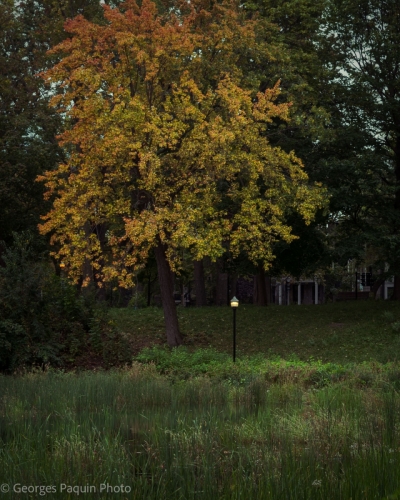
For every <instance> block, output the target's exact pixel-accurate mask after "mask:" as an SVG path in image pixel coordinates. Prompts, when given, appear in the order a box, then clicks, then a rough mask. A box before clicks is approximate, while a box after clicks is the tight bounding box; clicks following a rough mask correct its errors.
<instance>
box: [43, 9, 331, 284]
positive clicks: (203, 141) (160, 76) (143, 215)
mask: <svg viewBox="0 0 400 500" xmlns="http://www.w3.org/2000/svg"><path fill="white" fill-rule="evenodd" d="M185 9H188V11H190V12H189V14H188V15H187V16H184V17H181V18H179V19H178V18H177V16H178V14H176V15H175V16H173V15H171V16H169V15H168V14H165V16H164V17H161V16H159V15H158V14H157V9H156V6H155V4H154V3H153V2H152V1H151V0H144V1H143V2H142V4H141V6H140V8H139V7H138V6H137V5H136V3H135V2H133V1H129V2H126V3H125V4H124V7H123V8H122V9H121V10H119V9H117V8H116V9H111V8H110V7H107V6H106V7H105V15H106V18H107V20H108V24H107V25H105V26H96V25H92V24H90V23H88V22H87V21H84V20H83V19H82V18H78V19H76V20H73V21H71V22H70V23H69V24H68V29H69V30H71V32H72V33H73V34H74V37H73V38H72V39H71V40H70V41H66V42H63V43H62V44H61V45H60V46H59V47H58V48H57V49H56V50H57V51H59V52H64V54H65V57H64V58H63V59H62V60H61V61H60V62H59V63H58V64H57V65H56V66H55V67H54V68H52V69H51V70H49V71H48V72H46V73H44V75H43V76H44V78H45V79H49V81H50V82H51V83H53V84H56V83H57V84H61V85H62V86H63V90H62V92H61V93H60V94H59V95H58V96H56V97H55V98H54V99H53V101H52V102H53V105H55V106H57V107H58V109H59V110H60V112H62V113H64V114H65V116H66V117H67V121H66V124H67V123H69V125H68V126H66V128H65V130H64V132H63V133H62V134H61V135H60V137H59V141H60V143H61V144H62V145H64V147H65V148H66V151H67V154H66V163H65V164H62V165H59V167H58V169H57V170H55V171H51V172H46V174H45V175H43V176H41V178H40V179H39V180H40V181H42V182H45V184H46V188H47V194H46V196H47V197H48V198H53V199H54V204H53V208H52V210H51V211H50V212H49V213H48V214H47V215H46V217H45V218H44V219H43V220H44V222H43V224H42V225H41V226H40V229H41V231H42V232H43V233H49V232H50V233H52V242H53V243H54V244H55V245H58V246H59V248H60V250H59V252H58V255H59V257H60V258H62V259H63V260H64V261H65V262H66V263H67V266H68V270H69V273H70V274H71V276H72V277H73V278H74V279H78V278H79V276H80V274H81V273H82V268H83V265H84V263H85V262H86V261H90V262H92V267H93V268H94V269H95V270H96V273H97V275H98V276H99V277H101V279H104V280H111V279H114V278H116V277H117V278H118V279H119V280H120V284H121V285H125V286H128V285H129V284H131V283H132V281H131V279H132V271H134V270H138V269H140V268H141V266H143V264H144V262H145V261H146V259H147V258H148V255H149V252H150V250H151V248H152V247H153V246H154V245H155V244H156V241H157V240H158V239H161V241H162V242H163V243H165V244H166V246H167V256H168V258H169V260H170V265H171V268H172V269H175V270H179V258H180V257H179V255H180V254H181V250H182V248H186V249H188V250H189V251H190V252H192V254H193V256H194V258H196V259H200V258H202V257H203V256H205V255H209V256H210V257H211V258H213V259H215V258H217V257H218V256H220V255H222V253H223V252H224V251H225V248H226V242H227V241H229V242H230V247H231V251H232V253H233V255H238V254H239V253H240V252H241V251H245V252H247V254H248V256H249V258H250V259H251V260H253V261H259V260H262V261H263V262H264V263H265V265H268V262H270V261H271V260H272V258H273V255H272V245H273V243H274V242H275V241H276V240H278V239H284V240H285V241H291V240H292V239H293V238H294V236H293V235H292V234H291V232H290V227H288V226H287V225H286V224H285V221H286V217H287V214H288V213H289V212H290V211H293V210H296V211H298V212H299V213H300V214H301V215H302V216H303V217H304V219H305V220H306V221H307V222H308V221H310V220H311V218H312V216H313V213H314V211H315V207H317V206H321V204H322V203H323V194H322V191H321V189H320V188H319V187H312V188H310V187H309V186H308V185H307V176H306V174H305V172H304V169H303V168H302V164H301V162H300V160H298V159H297V158H296V157H295V155H294V154H293V153H289V154H287V153H285V152H284V151H282V150H280V149H279V148H273V147H272V146H271V145H270V144H269V143H268V140H267V139H266V134H265V130H266V128H267V127H268V123H270V122H271V120H272V119H274V118H276V117H279V119H282V120H284V119H286V118H287V114H288V109H289V105H288V104H276V99H277V97H278V95H279V82H278V83H277V84H276V85H275V86H274V88H272V89H268V90H267V91H266V92H264V93H259V94H257V97H256V99H255V100H253V98H254V92H251V91H250V90H249V89H246V88H244V86H243V83H242V76H241V72H240V68H238V67H237V64H236V62H237V55H236V50H237V48H236V45H235V44H236V43H240V44H242V45H241V46H243V44H248V46H249V47H251V49H252V50H253V52H255V53H256V51H257V50H258V48H257V45H256V44H255V42H254V40H255V31H254V30H255V29H256V26H255V25H254V23H253V22H247V21H246V20H244V19H242V18H241V12H240V11H239V10H238V9H237V8H236V7H235V6H234V5H233V4H229V3H226V4H224V5H215V6H214V7H213V13H214V14H215V16H214V17H213V16H206V15H205V14H204V13H202V12H201V11H198V12H197V11H196V10H195V9H192V8H191V6H189V4H188V5H186V6H185ZM204 23H205V24H204ZM203 25H204V26H205V28H204V26H203ZM254 57H256V56H254ZM101 226H104V227H106V231H105V236H103V237H100V236H99V231H98V228H99V227H101Z"/></svg>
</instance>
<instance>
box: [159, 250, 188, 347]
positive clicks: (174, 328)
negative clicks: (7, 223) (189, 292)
mask: <svg viewBox="0 0 400 500" xmlns="http://www.w3.org/2000/svg"><path fill="white" fill-rule="evenodd" d="M154 253H155V256H156V262H157V271H158V280H159V282H160V291H161V302H162V306H163V310H164V320H165V331H166V334H167V342H168V345H169V346H170V347H176V346H178V345H181V344H182V342H183V340H182V336H181V334H180V332H179V324H178V314H177V312H176V306H175V301H174V296H173V284H172V279H171V269H170V267H169V264H168V261H167V258H166V256H165V248H164V245H163V244H162V243H161V241H159V243H158V245H157V246H156V247H155V249H154Z"/></svg>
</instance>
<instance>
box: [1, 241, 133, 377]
mask: <svg viewBox="0 0 400 500" xmlns="http://www.w3.org/2000/svg"><path fill="white" fill-rule="evenodd" d="M32 242H33V237H32V235H31V234H29V233H20V234H14V244H13V245H12V246H10V247H6V248H5V251H4V253H3V256H2V259H3V262H4V267H0V369H1V370H8V371H13V370H15V369H17V368H20V367H21V366H30V365H44V364H51V365H56V366H62V365H64V364H66V363H68V364H69V363H74V362H75V361H76V360H77V359H78V358H80V357H82V354H84V355H87V352H88V351H89V352H90V351H91V350H92V351H93V352H94V354H95V355H100V358H101V362H102V363H103V362H104V363H105V364H106V365H107V366H109V365H111V364H115V363H119V362H122V361H125V360H126V353H127V352H128V351H127V346H126V345H125V344H123V342H122V340H121V339H120V337H119V334H118V333H117V331H116V329H115V327H114V326H112V325H111V324H110V322H109V321H107V319H106V316H105V313H103V312H102V313H101V314H99V313H98V312H97V311H96V309H95V308H94V307H93V304H90V303H89V302H88V301H87V300H85V298H84V297H83V296H82V295H79V294H77V291H76V289H75V288H74V287H73V286H72V285H70V284H69V283H68V281H67V280H65V279H64V278H61V277H59V276H56V275H55V274H54V271H53V269H52V266H51V265H50V264H49V261H48V260H47V259H46V258H45V256H43V255H42V256H40V255H38V254H37V252H36V251H35V249H34V245H33V243H32ZM90 318H93V319H92V320H90ZM88 332H89V333H88ZM123 353H124V354H123ZM124 356H125V357H124Z"/></svg>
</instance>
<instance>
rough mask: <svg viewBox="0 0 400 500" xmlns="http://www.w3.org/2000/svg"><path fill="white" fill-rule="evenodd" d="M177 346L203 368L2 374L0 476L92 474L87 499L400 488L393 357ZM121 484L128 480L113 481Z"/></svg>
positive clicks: (358, 495)
mask: <svg viewBox="0 0 400 500" xmlns="http://www.w3.org/2000/svg"><path fill="white" fill-rule="evenodd" d="M156 351H158V356H159V357H161V358H162V356H163V355H162V353H161V351H162V350H160V349H158V350H157V349H156ZM183 353H184V357H185V358H186V361H187V363H189V362H190V361H191V362H192V363H193V365H194V366H201V365H203V366H205V367H209V368H210V370H209V372H207V373H206V375H201V376H197V377H194V378H192V379H190V380H186V381H183V380H181V379H179V378H176V377H175V378H174V377H169V376H168V377H166V376H162V375H160V374H159V373H158V371H157V366H156V365H155V364H153V363H152V364H140V363H134V364H133V366H132V367H131V368H129V369H128V368H126V369H125V370H121V371H118V372H108V373H106V372H99V373H81V374H74V373H67V374H62V373H57V372H52V371H49V372H47V373H31V374H27V375H25V376H19V377H17V376H14V377H1V378H0V484H9V485H11V488H12V487H13V485H15V484H16V485H27V486H31V487H34V486H53V487H54V488H56V490H55V491H56V492H57V494H51V495H46V496H47V498H77V496H78V495H77V494H76V493H74V492H71V493H68V491H67V489H66V487H65V489H64V491H63V492H62V493H60V488H61V485H63V484H64V485H70V486H71V487H72V486H79V485H81V486H94V487H95V488H96V490H97V491H96V492H94V491H92V492H91V493H86V494H83V493H81V495H80V496H83V497H84V498H87V499H97V498H99V499H100V498H101V499H104V498H110V499H111V498H121V499H122V498H123V499H127V498H129V499H138V500H139V499H140V500H142V499H144V498H145V499H150V500H151V499H154V500H163V499H165V500H167V499H168V500H170V499H171V500H178V499H179V500H191V499H193V500H194V499H204V500H210V499H221V500H225V499H226V500H236V499H241V498H246V500H247V499H248V500H252V499H254V500H255V499H257V500H277V499H282V500H291V499H296V500H297V499H304V500H313V499H321V500H322V499H323V500H326V499H338V500H339V499H346V500H347V499H350V498H352V499H363V500H364V499H365V500H372V499H374V500H375V499H377V500H378V499H389V498H392V499H395V498H399V494H398V493H399V492H400V475H399V473H398V471H399V466H400V445H399V443H400V397H399V392H398V391H399V389H400V369H399V366H398V365H395V364H390V365H380V364H378V363H370V364H364V365H362V366H353V367H351V368H350V367H347V368H346V367H340V366H339V365H335V366H333V365H324V364H322V363H317V362H314V363H304V362H299V361H298V362H284V361H281V360H276V361H266V360H265V359H264V360H263V359H261V358H260V357H256V358H252V357H251V358H248V360H247V361H248V363H247V364H245V363H244V362H243V361H242V362H240V363H238V364H236V365H235V366H234V365H233V363H232V362H231V361H230V360H228V359H224V356H223V355H222V356H221V355H220V354H218V353H216V352H215V351H214V350H211V351H210V350H204V351H199V354H197V355H196V353H189V352H187V351H185V350H183ZM153 354H154V353H153ZM148 355H150V351H149V352H148ZM196 356H197V357H196ZM182 359H183V357H182V355H181V358H179V357H176V358H174V360H173V363H172V364H171V366H172V365H174V366H175V372H177V370H178V364H179V363H181V362H182ZM217 365H219V366H220V368H221V369H220V371H218V370H217V369H216V366H217ZM248 365H250V367H249V366H248ZM223 367H224V369H223V370H222V368H223ZM170 368H171V367H170ZM164 369H165V371H166V372H168V368H166V367H164ZM215 370H217V371H215ZM169 371H171V370H169ZM222 372H223V373H222ZM212 373H214V375H213V376H210V374H212ZM102 484H103V485H106V484H108V485H109V491H108V492H107V490H105V491H103V492H101V493H100V488H101V485H102ZM121 485H124V489H127V488H130V489H131V491H130V492H129V493H128V494H122V493H114V492H112V490H111V487H115V486H121ZM18 487H19V486H17V488H18ZM103 488H105V487H103ZM396 492H397V493H396ZM46 496H45V497H46ZM38 497H40V496H39V495H38V494H37V493H32V494H30V495H29V494H25V495H21V494H19V493H13V492H11V493H7V494H4V498H11V499H14V498H15V499H16V498H38Z"/></svg>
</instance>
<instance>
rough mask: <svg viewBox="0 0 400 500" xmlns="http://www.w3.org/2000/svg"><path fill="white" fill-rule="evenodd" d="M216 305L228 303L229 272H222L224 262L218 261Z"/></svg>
mask: <svg viewBox="0 0 400 500" xmlns="http://www.w3.org/2000/svg"><path fill="white" fill-rule="evenodd" d="M216 305H217V306H226V305H228V273H224V272H222V262H221V261H219V262H218V266H217V292H216Z"/></svg>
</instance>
